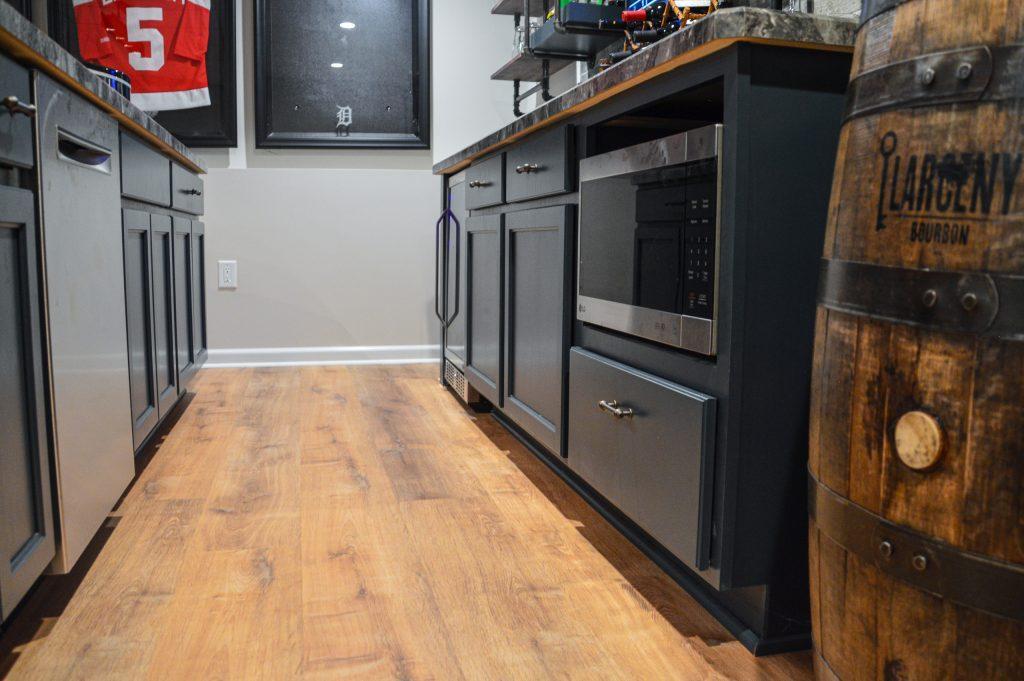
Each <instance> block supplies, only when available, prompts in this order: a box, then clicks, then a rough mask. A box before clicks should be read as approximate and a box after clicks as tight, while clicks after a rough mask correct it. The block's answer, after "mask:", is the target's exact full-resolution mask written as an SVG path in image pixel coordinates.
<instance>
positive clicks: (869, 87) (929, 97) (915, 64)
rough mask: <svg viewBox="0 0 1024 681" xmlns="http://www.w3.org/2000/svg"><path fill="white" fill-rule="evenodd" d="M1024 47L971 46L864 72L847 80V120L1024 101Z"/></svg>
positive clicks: (922, 56)
mask: <svg viewBox="0 0 1024 681" xmlns="http://www.w3.org/2000/svg"><path fill="white" fill-rule="evenodd" d="M1022 69H1024V45H998V46H988V45H975V46H973V47H967V48H963V49H959V50H948V51H945V52H934V53H932V54H925V55H921V56H920V57H916V58H914V59H908V60H906V61H901V62H896V63H894V64H888V65H886V66H881V67H879V68H877V69H872V70H870V71H865V72H864V73H861V74H860V75H858V76H857V77H856V78H854V79H853V80H852V81H851V82H850V88H849V90H848V91H847V94H846V120H850V119H851V118H856V117H858V116H865V115H867V114H871V113H877V112H879V111H888V110H892V109H906V108H912V107H918V106H934V105H938V104H956V103H964V102H981V101H986V102H988V101H1002V100H1007V99H1020V98H1022V97H1024V79H1022V78H1021V77H1020V74H1021V70H1022Z"/></svg>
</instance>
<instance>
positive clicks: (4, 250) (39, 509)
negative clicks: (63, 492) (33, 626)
mask: <svg viewBox="0 0 1024 681" xmlns="http://www.w3.org/2000/svg"><path fill="white" fill-rule="evenodd" d="M37 244H38V241H37V238H36V219H35V196H34V195H33V194H32V192H30V191H26V190H23V189H15V188H11V187H0V454H2V456H0V508H2V517H3V531H2V533H0V552H2V553H0V616H2V618H3V619H6V618H7V616H8V615H10V613H11V611H12V610H13V609H14V607H15V606H16V605H17V604H18V602H19V601H20V600H21V598H22V597H23V596H24V595H25V593H26V592H27V591H28V590H29V588H31V586H32V584H33V583H34V582H35V580H36V579H37V578H38V577H39V575H41V574H42V573H43V570H44V569H45V568H46V566H47V565H48V564H49V563H50V561H51V560H52V559H53V557H54V555H55V541H54V522H53V506H52V503H51V491H50V490H51V487H50V463H49V460H50V450H49V445H48V439H47V437H48V436H47V427H46V396H45V395H46V393H45V383H44V381H45V379H44V365H45V359H44V356H45V348H44V344H43V337H42V329H43V319H42V314H43V313H42V297H41V295H40V290H41V289H40V282H39V269H38V258H39V252H38V245H37Z"/></svg>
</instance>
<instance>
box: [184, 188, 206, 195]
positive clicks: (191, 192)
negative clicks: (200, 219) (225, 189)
mask: <svg viewBox="0 0 1024 681" xmlns="http://www.w3.org/2000/svg"><path fill="white" fill-rule="evenodd" d="M181 193H182V194H185V195H187V196H202V195H203V193H202V192H201V191H199V190H198V189H182V190H181Z"/></svg>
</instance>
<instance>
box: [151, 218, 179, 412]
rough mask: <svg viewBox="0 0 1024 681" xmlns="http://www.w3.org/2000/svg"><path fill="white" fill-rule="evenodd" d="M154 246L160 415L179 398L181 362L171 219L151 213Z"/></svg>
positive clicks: (153, 287)
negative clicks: (177, 349)
mask: <svg viewBox="0 0 1024 681" xmlns="http://www.w3.org/2000/svg"><path fill="white" fill-rule="evenodd" d="M149 223H150V243H151V244H152V248H153V286H152V289H153V351H154V358H153V359H154V361H153V364H154V368H155V370H156V395H157V407H158V409H157V411H158V413H159V418H163V416H164V414H166V413H167V412H169V411H170V409H171V407H173V406H174V403H175V402H177V401H178V362H177V352H176V348H175V335H176V334H175V295H174V241H173V235H172V230H171V218H170V216H168V215H151V216H150V218H149Z"/></svg>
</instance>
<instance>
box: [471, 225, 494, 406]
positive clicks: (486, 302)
mask: <svg viewBox="0 0 1024 681" xmlns="http://www.w3.org/2000/svg"><path fill="white" fill-rule="evenodd" d="M502 219H503V216H501V215H489V216H485V217H472V218H469V219H468V220H467V222H466V295H465V300H466V314H467V319H466V327H467V329H468V336H467V339H466V340H467V342H466V378H467V380H468V381H469V383H470V385H472V386H473V387H474V388H476V390H477V391H478V392H479V393H480V394H481V395H483V396H484V397H486V398H487V399H488V400H490V401H491V403H492V404H495V405H498V406H500V405H501V344H502V343H501V324H502V319H501V298H502V295H501V289H502V272H503V270H502V259H501V250H502V238H501V236H502V235H501V225H502Z"/></svg>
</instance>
